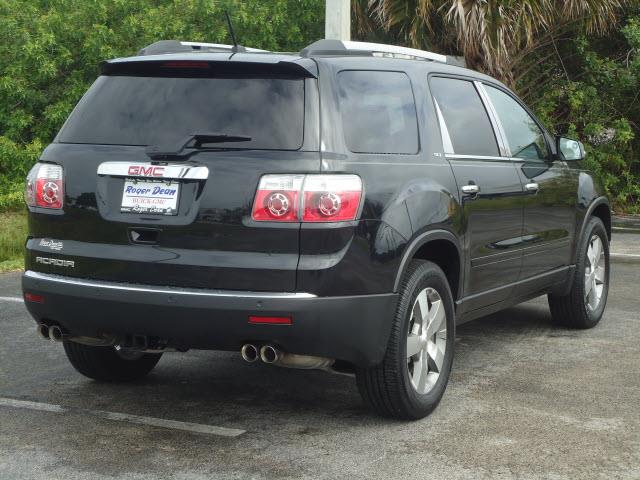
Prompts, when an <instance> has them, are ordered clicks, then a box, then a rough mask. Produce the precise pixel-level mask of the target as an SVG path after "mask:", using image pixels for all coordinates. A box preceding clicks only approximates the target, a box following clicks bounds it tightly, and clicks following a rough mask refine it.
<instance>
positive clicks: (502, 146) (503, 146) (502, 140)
mask: <svg viewBox="0 0 640 480" xmlns="http://www.w3.org/2000/svg"><path fill="white" fill-rule="evenodd" d="M473 83H474V84H475V86H476V90H477V91H478V93H479V94H480V100H482V103H483V104H484V108H485V109H486V110H487V113H488V114H489V121H490V122H491V125H492V126H493V131H494V133H495V135H496V140H497V142H498V150H499V151H500V155H502V156H503V157H511V150H510V148H509V142H508V141H507V135H506V134H505V132H504V128H502V122H501V120H500V117H499V116H498V112H497V111H496V109H495V107H494V106H493V103H492V102H491V98H490V97H489V94H488V93H487V91H486V90H485V88H484V84H483V83H482V82H480V81H478V80H474V82H473Z"/></svg>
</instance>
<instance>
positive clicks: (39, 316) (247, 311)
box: [22, 271, 398, 366]
mask: <svg viewBox="0 0 640 480" xmlns="http://www.w3.org/2000/svg"><path fill="white" fill-rule="evenodd" d="M22 286H23V290H24V292H28V293H33V294H38V295H42V296H43V297H44V302H43V303H33V302H26V306H27V309H28V310H29V312H30V313H31V315H32V316H33V317H34V319H35V320H36V321H39V322H40V321H48V322H54V323H57V324H60V325H61V326H63V327H64V328H65V329H66V330H68V331H69V332H70V333H71V334H73V335H83V336H98V335H99V334H106V333H108V334H116V335H134V334H135V335H147V336H157V337H160V338H162V339H166V340H168V341H169V344H170V345H172V346H176V347H180V348H199V349H211V350H237V349H239V348H240V346H241V345H242V344H244V343H247V342H254V343H273V344H274V345H277V346H279V347H280V348H281V349H283V350H284V351H287V352H291V353H298V354H306V355H317V356H323V357H329V358H336V359H339V360H345V361H349V362H352V363H354V364H356V365H359V366H369V365H374V364H377V363H379V362H380V361H381V360H382V357H383V356H384V352H385V349H386V345H387V340H388V336H389V332H390V328H391V320H392V318H393V315H394V312H395V308H396V304H397V300H398V299H397V294H393V293H390V294H380V295H358V296H345V297H316V296H315V295H311V294H305V293H277V292H276V293H268V292H239V291H230V290H226V291H223V290H204V289H181V288H175V287H156V286H146V285H138V284H126V283H117V282H105V281H95V280H85V279H78V278H71V277H64V276H60V275H52V274H44V273H38V272H34V271H27V272H25V274H24V275H23V277H22ZM249 315H263V316H268V315H271V316H290V317H291V318H292V319H293V323H292V325H255V324H250V323H248V317H249Z"/></svg>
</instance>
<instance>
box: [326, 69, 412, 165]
mask: <svg viewBox="0 0 640 480" xmlns="http://www.w3.org/2000/svg"><path fill="white" fill-rule="evenodd" d="M338 91H339V95H340V111H341V113H342V125H343V128H344V137H345V141H346V143H347V147H348V148H349V150H351V151H352V152H354V153H401V154H415V153H418V122H417V116H416V105H415V101H414V99H413V91H412V90H411V82H410V81H409V77H407V75H406V74H404V73H401V72H376V71H360V70H358V71H356V70H347V71H343V72H340V73H338Z"/></svg>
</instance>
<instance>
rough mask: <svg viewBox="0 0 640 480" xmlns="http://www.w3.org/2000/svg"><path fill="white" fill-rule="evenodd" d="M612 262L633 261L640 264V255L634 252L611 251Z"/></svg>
mask: <svg viewBox="0 0 640 480" xmlns="http://www.w3.org/2000/svg"><path fill="white" fill-rule="evenodd" d="M609 260H611V263H631V264H637V265H640V255H636V254H633V253H610V254H609Z"/></svg>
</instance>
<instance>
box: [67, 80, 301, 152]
mask: <svg viewBox="0 0 640 480" xmlns="http://www.w3.org/2000/svg"><path fill="white" fill-rule="evenodd" d="M303 130H304V80H303V79H298V78H255V77H234V78H228V77H225V78H185V77H181V78H173V77H135V76H101V77H99V78H98V80H96V82H95V83H94V84H93V86H92V87H91V88H90V89H89V91H88V92H87V94H86V95H85V96H84V97H83V99H82V100H81V101H80V103H79V104H78V106H77V107H76V108H75V110H74V111H73V113H72V114H71V116H70V117H69V120H68V121H67V123H66V124H65V126H64V128H63V129H62V131H61V132H60V135H59V136H58V141H59V142H62V143H95V144H113V145H158V144H162V145H167V144H171V143H173V142H177V141H179V140H181V139H182V138H184V137H185V136H187V135H190V134H193V133H211V132H216V133H227V134H233V135H242V136H248V137H251V138H252V140H251V141H248V142H241V143H237V142H235V143H226V144H220V143H216V144H215V145H216V146H228V147H235V148H254V149H269V150H270V149H274V150H297V149H299V148H300V147H301V146H302V140H303Z"/></svg>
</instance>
